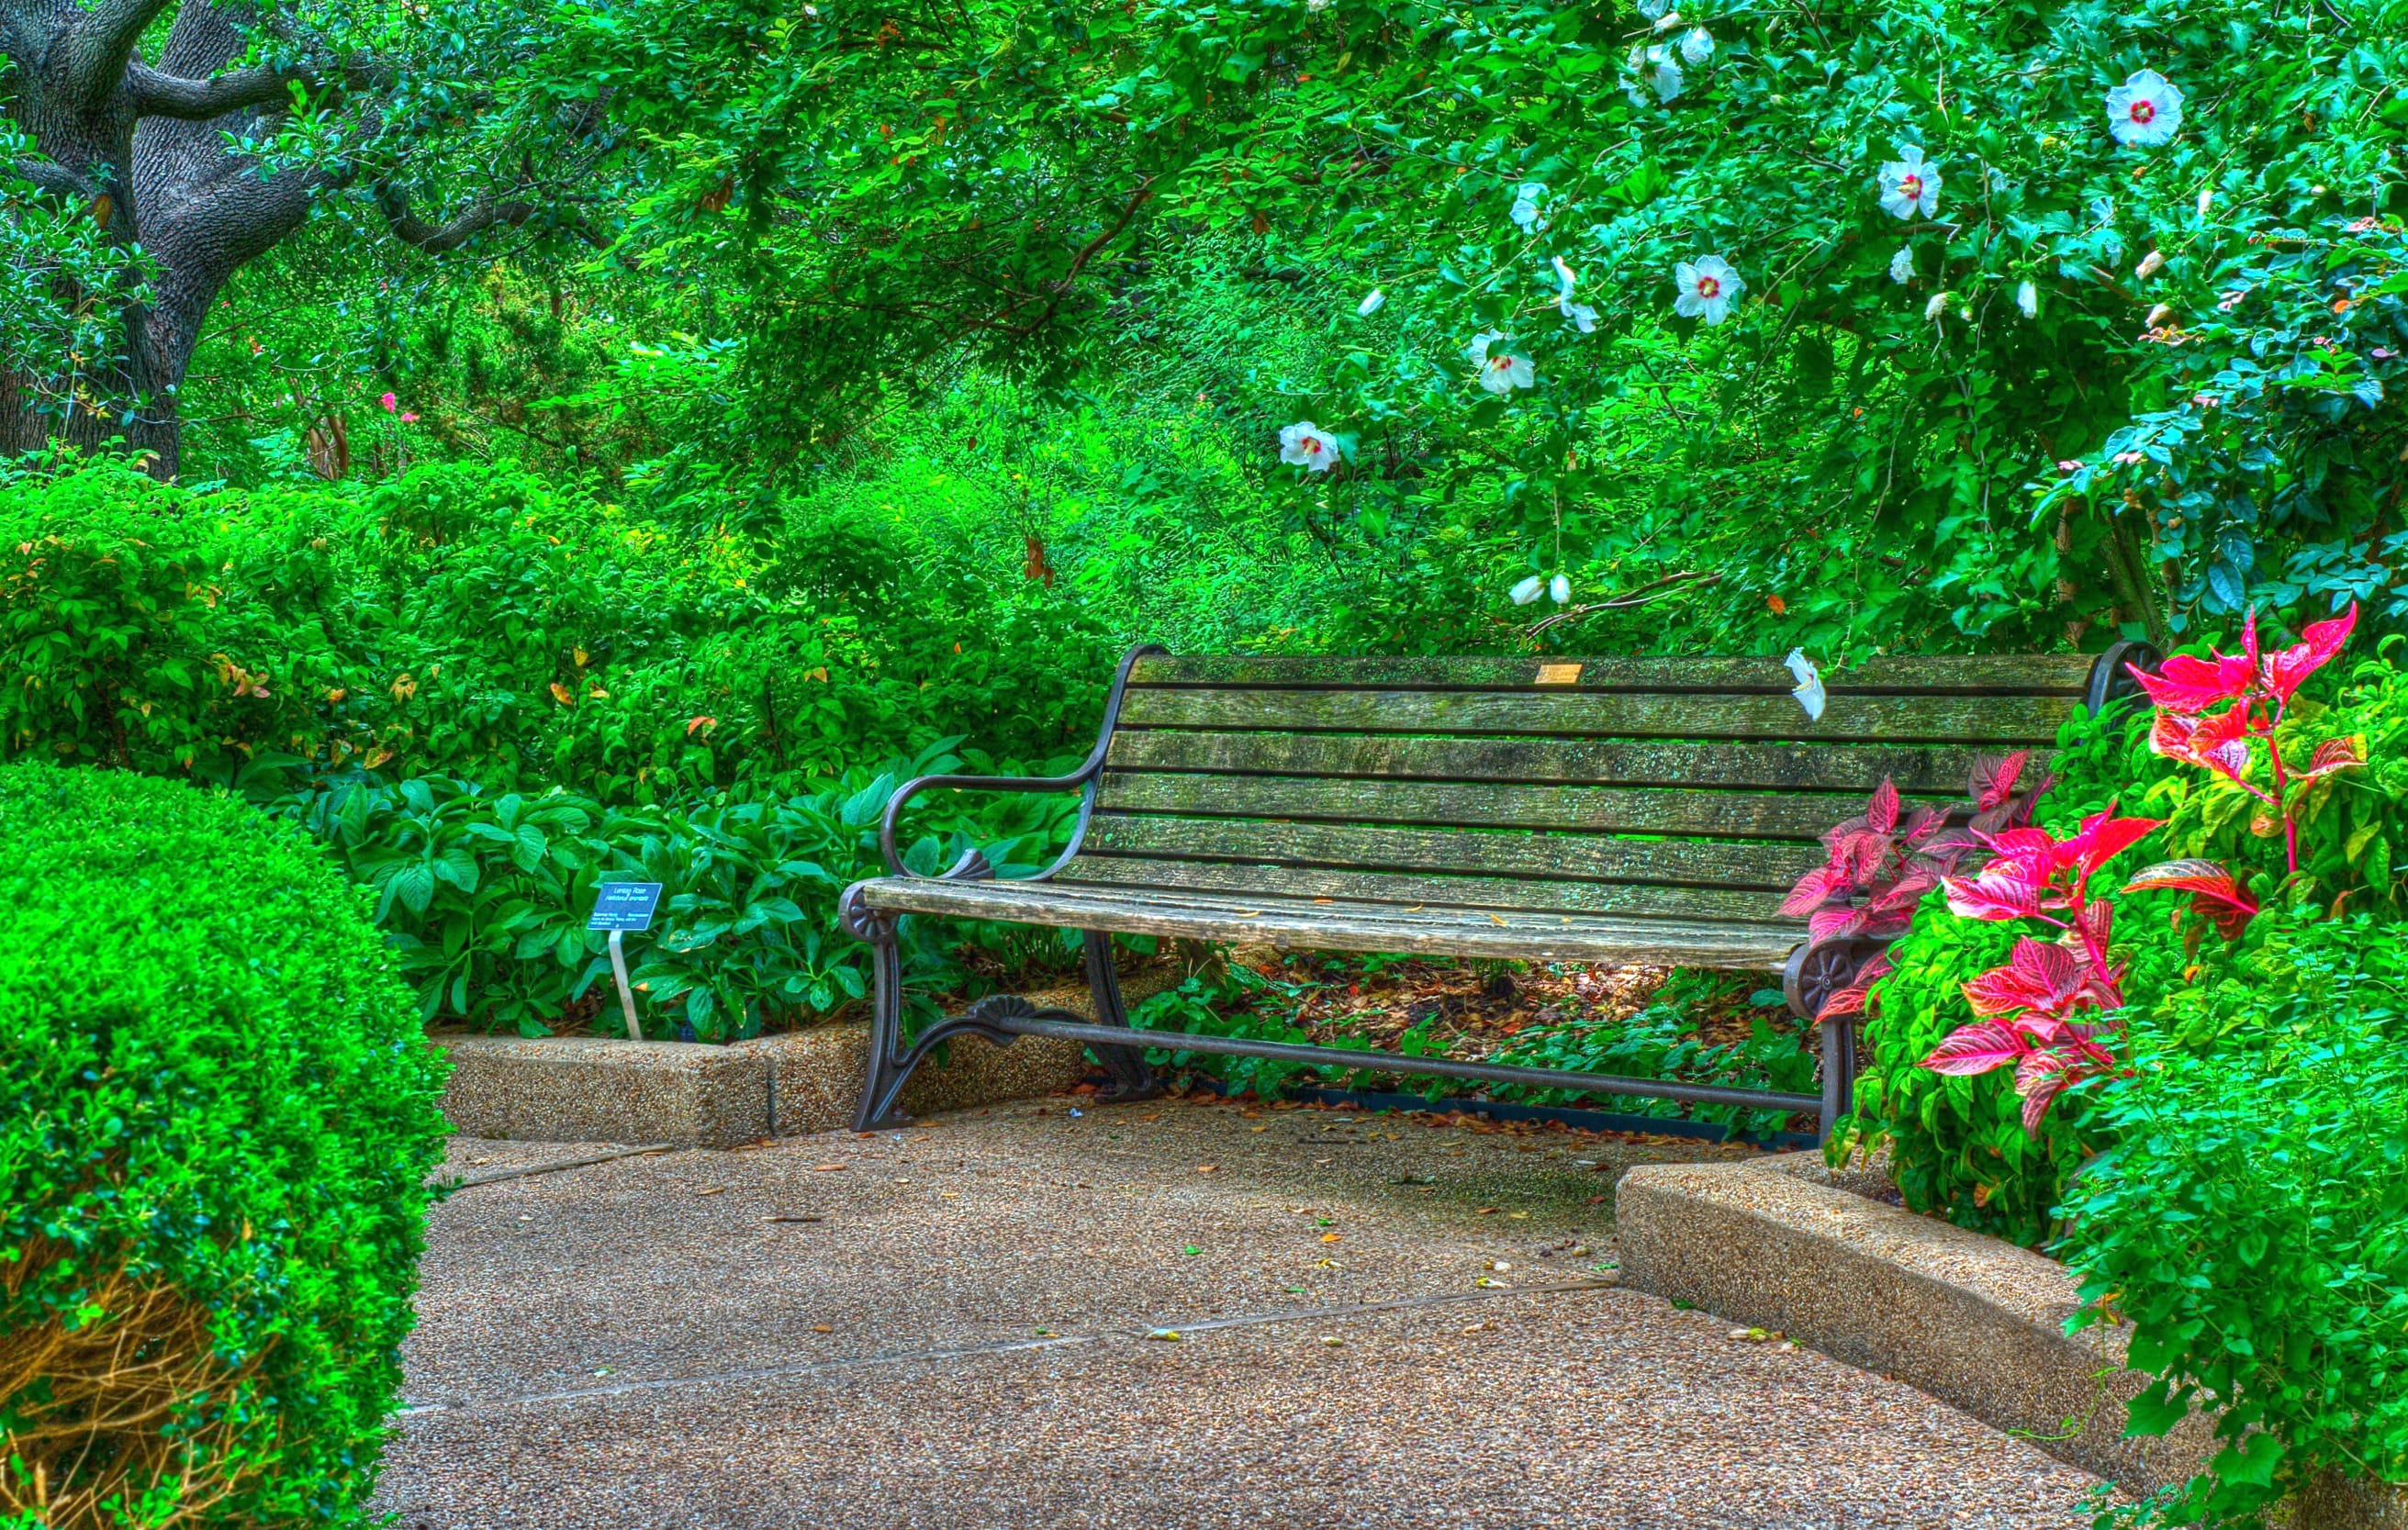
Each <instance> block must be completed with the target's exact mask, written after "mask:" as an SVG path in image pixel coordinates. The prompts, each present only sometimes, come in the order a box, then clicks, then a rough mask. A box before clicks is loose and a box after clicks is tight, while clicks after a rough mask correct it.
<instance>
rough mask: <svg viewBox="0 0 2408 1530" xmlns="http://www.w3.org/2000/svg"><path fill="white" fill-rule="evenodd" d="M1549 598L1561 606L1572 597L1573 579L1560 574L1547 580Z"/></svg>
mask: <svg viewBox="0 0 2408 1530" xmlns="http://www.w3.org/2000/svg"><path fill="white" fill-rule="evenodd" d="M1547 598H1548V599H1549V600H1552V601H1554V602H1555V604H1556V605H1558V606H1561V605H1563V604H1565V603H1566V602H1568V601H1570V599H1571V598H1572V581H1571V580H1570V579H1566V578H1565V577H1564V576H1563V575H1561V574H1558V575H1556V576H1555V578H1554V579H1549V580H1548V581H1547Z"/></svg>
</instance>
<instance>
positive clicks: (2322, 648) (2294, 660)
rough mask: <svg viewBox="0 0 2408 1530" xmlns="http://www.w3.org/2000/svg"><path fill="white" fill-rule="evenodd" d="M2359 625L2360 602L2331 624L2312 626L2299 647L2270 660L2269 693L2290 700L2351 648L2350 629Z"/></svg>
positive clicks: (2267, 658)
mask: <svg viewBox="0 0 2408 1530" xmlns="http://www.w3.org/2000/svg"><path fill="white" fill-rule="evenodd" d="M2357 625H2358V603H2357V602H2356V601H2352V602H2351V603H2350V608H2349V609H2348V610H2346V611H2344V612H2343V613H2342V614H2341V615H2340V616H2337V617H2334V618H2333V619H2332V620H2331V621H2329V622H2311V623H2309V625H2308V627H2307V630H2306V631H2304V632H2302V633H2300V642H2299V643H2298V644H2296V645H2294V646H2293V647H2290V648H2286V649H2285V650H2283V651H2281V652H2280V653H2270V654H2268V655H2267V656H2266V689H2268V690H2269V691H2272V692H2273V693H2274V694H2276V695H2277V696H2280V697H2281V698H2282V699H2283V700H2285V701H2288V700H2290V699H2291V696H2292V694H2293V693H2295V692H2297V691H2298V690H2299V688H2300V685H2301V684H2302V683H2303V682H2305V680H2306V679H2307V678H2308V677H2309V676H2311V675H2313V674H2315V672H2316V671H2317V670H2319V669H2322V668H2323V667H2324V666H2325V665H2326V663H2327V662H2328V661H2329V660H2330V659H2331V658H2332V656H2333V655H2334V654H2336V653H2339V652H2340V651H2342V649H2343V647H2345V646H2346V645H2347V644H2348V642H2349V634H2350V629H2352V628H2353V627H2356V626H2357Z"/></svg>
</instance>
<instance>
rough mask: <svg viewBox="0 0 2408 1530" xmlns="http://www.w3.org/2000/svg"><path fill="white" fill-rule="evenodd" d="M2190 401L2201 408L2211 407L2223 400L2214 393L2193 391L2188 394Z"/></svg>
mask: <svg viewBox="0 0 2408 1530" xmlns="http://www.w3.org/2000/svg"><path fill="white" fill-rule="evenodd" d="M2190 401H2191V402H2192V403H2194V404H2196V405H2198V406H2199V407H2200V408H2202V409H2212V408H2215V407H2216V406H2217V405H2218V404H2221V403H2223V402H2224V400H2222V399H2220V398H2218V397H2216V396H2215V395H2214V393H2193V394H2191V395H2190Z"/></svg>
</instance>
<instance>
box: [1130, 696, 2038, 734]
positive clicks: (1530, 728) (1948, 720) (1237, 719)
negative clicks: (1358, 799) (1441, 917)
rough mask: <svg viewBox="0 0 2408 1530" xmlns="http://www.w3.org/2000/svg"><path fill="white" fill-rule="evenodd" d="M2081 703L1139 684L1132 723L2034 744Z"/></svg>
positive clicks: (1977, 698)
mask: <svg viewBox="0 0 2408 1530" xmlns="http://www.w3.org/2000/svg"><path fill="white" fill-rule="evenodd" d="M2072 708H2073V702H2072V701H2071V699H2070V698H2068V697H2064V696H2028V695H2007V696H1833V697H1831V698H1830V705H1829V707H1828V708H1827V709H1826V710H1825V711H1824V713H1823V716H1822V718H1821V719H1820V720H1819V721H1817V720H1813V719H1810V718H1808V717H1807V715H1806V711H1805V708H1802V707H1800V706H1799V704H1798V701H1797V698H1795V697H1793V696H1789V695H1786V694H1783V695H1729V694H1714V695H1662V694H1618V693H1613V692H1582V691H1566V692H1562V693H1559V694H1543V693H1537V692H1492V691H1318V690H1295V691H1281V690H1196V691H1186V690H1163V691H1131V692H1130V693H1129V694H1128V696H1127V699H1126V700H1125V702H1124V703H1123V704H1122V707H1121V726H1122V727H1123V728H1140V729H1142V728H1197V729H1213V730H1236V729H1275V730H1278V731H1280V732H1283V733H1361V734H1489V735H1496V734H1506V735H1516V734H1518V735H1537V736H1548V737H1556V738H1565V737H1593V738H1680V739H1719V738H1799V739H1819V738H1830V739H1851V740H1859V739H1861V740H1868V741H1879V742H1892V741H1895V742H1925V741H1930V742H1940V741H1946V742H1950V743H1958V744H1965V743H1992V742H1996V743H2001V744H2013V743H2024V744H2030V743H2047V742H2053V741H2054V740H2055V739H2056V737H2057V729H2058V727H2059V726H2060V725H2061V724H2063V722H2065V720H2066V718H2067V716H2068V715H2069V714H2070V713H2071V710H2072Z"/></svg>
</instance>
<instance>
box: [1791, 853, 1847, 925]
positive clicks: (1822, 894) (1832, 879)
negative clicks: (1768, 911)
mask: <svg viewBox="0 0 2408 1530" xmlns="http://www.w3.org/2000/svg"><path fill="white" fill-rule="evenodd" d="M1849 885H1850V884H1849V881H1848V878H1847V873H1846V872H1845V871H1843V870H1842V869H1841V868H1840V867H1838V866H1830V865H1824V866H1816V867H1815V868H1814V869H1813V870H1812V871H1810V872H1808V873H1806V875H1804V876H1803V877H1800V878H1799V879H1798V885H1797V886H1795V887H1793V888H1791V889H1790V890H1789V896H1788V898H1787V899H1785V901H1784V902H1783V903H1782V905H1781V915H1782V917H1783V918H1784V919H1803V918H1805V917H1806V916H1807V915H1808V914H1811V913H1813V911H1814V910H1815V909H1817V908H1821V907H1822V906H1823V901H1824V900H1825V899H1826V898H1828V897H1829V896H1830V895H1831V894H1834V893H1843V892H1846V891H1847V890H1848V888H1849Z"/></svg>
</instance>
